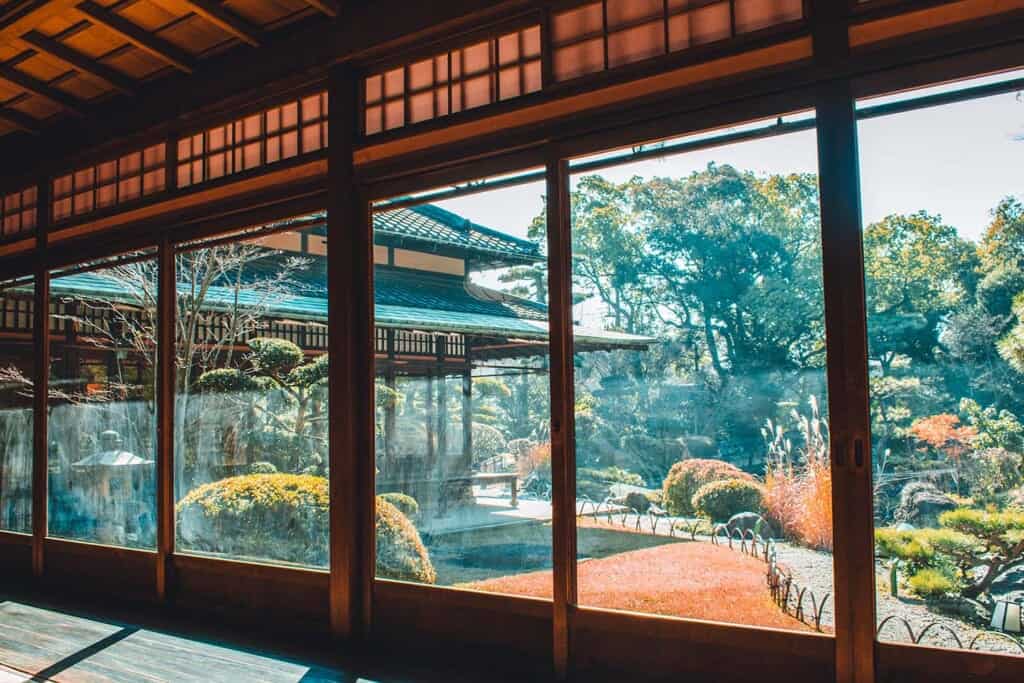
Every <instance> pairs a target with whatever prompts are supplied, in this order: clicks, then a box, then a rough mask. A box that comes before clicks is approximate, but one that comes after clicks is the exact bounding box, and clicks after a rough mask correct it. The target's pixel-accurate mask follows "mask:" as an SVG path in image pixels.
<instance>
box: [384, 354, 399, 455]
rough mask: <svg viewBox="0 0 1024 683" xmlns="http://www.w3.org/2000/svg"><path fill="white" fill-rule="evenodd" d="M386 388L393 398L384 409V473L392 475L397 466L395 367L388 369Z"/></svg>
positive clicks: (385, 376) (385, 374)
mask: <svg viewBox="0 0 1024 683" xmlns="http://www.w3.org/2000/svg"><path fill="white" fill-rule="evenodd" d="M389 363H390V361H389ZM384 386H386V387H387V388H388V391H390V392H391V397H389V399H388V403H387V405H386V406H385V407H384V471H385V472H388V473H389V474H390V472H391V468H392V467H394V466H395V445H396V444H395V427H396V420H397V417H398V416H397V415H396V413H395V404H394V401H393V400H392V397H393V396H394V394H395V392H396V391H397V386H398V383H397V378H396V377H395V369H394V368H393V367H388V370H387V372H386V373H384Z"/></svg>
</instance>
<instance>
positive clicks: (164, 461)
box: [156, 238, 178, 600]
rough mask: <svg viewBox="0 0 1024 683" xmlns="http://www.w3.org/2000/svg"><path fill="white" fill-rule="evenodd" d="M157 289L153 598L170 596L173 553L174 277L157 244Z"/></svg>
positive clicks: (170, 258) (166, 249) (166, 244)
mask: <svg viewBox="0 0 1024 683" xmlns="http://www.w3.org/2000/svg"><path fill="white" fill-rule="evenodd" d="M158 258H159V264H160V266H159V271H158V278H159V287H158V289H157V367H156V371H157V376H156V387H157V456H156V461H157V466H156V552H157V563H156V595H157V599H158V600H167V599H168V598H169V597H170V593H171V591H170V583H171V582H170V580H169V576H170V572H171V557H172V556H173V554H174V400H175V387H176V386H177V382H176V379H177V377H176V367H175V358H176V355H175V347H174V344H175V335H174V330H175V314H176V312H177V296H178V292H177V286H178V285H177V276H176V274H175V262H174V246H173V245H172V244H171V243H170V241H169V240H168V239H166V238H164V240H163V241H162V242H161V243H160V251H159V255H158Z"/></svg>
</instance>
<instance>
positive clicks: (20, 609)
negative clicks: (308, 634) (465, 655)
mask: <svg viewBox="0 0 1024 683" xmlns="http://www.w3.org/2000/svg"><path fill="white" fill-rule="evenodd" d="M360 680H369V679H360V678H358V677H355V676H350V675H347V674H345V673H344V672H341V671H338V670H334V669H331V668H326V667H321V666H316V665H310V664H306V663H302V662H299V661H292V660H288V659H282V658H278V657H273V656H268V655H263V654H257V653H253V652H250V651H246V650H243V649H239V648H233V647H227V646H223V645H215V644H211V643H207V642H203V641H200V640H194V639H190V638H184V637H179V636H174V635H170V634H167V633H162V632H160V631H154V630H148V629H143V628H139V627H137V626H132V625H128V624H120V623H113V622H108V621H104V620H99V619H90V618H86V617H82V616H76V615H74V614H69V613H65V612H61V611H58V610H55V609H47V608H43V607H37V606H35V605H32V604H26V603H23V602H17V601H14V600H6V601H3V602H0V683H14V682H15V681H62V682H64V681H68V682H72V681H73V682H75V683H79V682H82V683H86V682H87V683H94V682H97V683H98V682H99V681H104V682H106V681H117V682H118V683H120V682H121V681H132V682H133V683H134V682H136V681H207V682H213V681H267V682H268V683H270V682H273V683H278V682H280V683H294V682H297V681H302V682H303V683H314V682H316V683H320V682H321V681H324V682H326V681H346V682H353V683H354V682H355V681H360Z"/></svg>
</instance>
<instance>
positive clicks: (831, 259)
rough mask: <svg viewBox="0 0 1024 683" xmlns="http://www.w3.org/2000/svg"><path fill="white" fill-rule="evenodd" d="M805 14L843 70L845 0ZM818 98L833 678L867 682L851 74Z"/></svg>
mask: <svg viewBox="0 0 1024 683" xmlns="http://www.w3.org/2000/svg"><path fill="white" fill-rule="evenodd" d="M810 10H811V19H812V22H813V35H812V38H813V41H814V59H815V62H817V64H818V65H820V66H821V67H822V68H825V69H835V68H841V67H842V65H843V64H844V63H845V62H846V60H847V59H848V58H849V54H850V48H849V34H848V29H847V27H846V23H847V17H846V13H847V11H848V8H847V6H846V4H845V3H838V2H834V1H833V0H814V1H813V2H812V3H811V7H810ZM816 99H817V102H816V104H817V122H818V129H817V130H818V182H819V187H820V193H821V241H822V273H823V287H824V293H825V333H826V337H827V339H828V399H829V406H828V417H829V433H830V449H831V453H830V456H831V461H832V519H833V522H832V525H833V537H834V539H835V541H834V549H833V554H832V561H833V564H834V570H833V571H834V575H833V576H834V581H835V586H834V588H833V600H834V605H835V634H836V681H837V682H838V683H873V681H874V680H875V580H874V579H875V563H874V550H875V549H874V532H873V515H874V510H873V509H872V507H873V504H874V498H873V496H872V491H871V417H870V406H869V396H868V361H867V356H868V347H867V321H866V311H865V298H864V254H863V250H862V244H861V205H860V199H861V197H860V165H859V162H858V155H857V151H858V150H857V118H856V115H855V111H854V100H853V97H852V94H851V90H850V83H849V81H848V80H837V81H832V82H829V83H826V84H823V85H821V86H819V88H818V93H817V98H816Z"/></svg>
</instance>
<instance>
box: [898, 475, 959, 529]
mask: <svg viewBox="0 0 1024 683" xmlns="http://www.w3.org/2000/svg"><path fill="white" fill-rule="evenodd" d="M956 507H957V504H956V501H954V500H953V499H952V498H950V497H949V496H947V495H946V494H944V493H942V491H940V490H939V489H938V487H937V486H935V485H934V484H929V483H927V482H916V481H915V482H911V483H909V484H907V485H906V486H904V487H903V491H901V492H900V504H899V507H897V508H896V512H895V514H894V515H893V516H894V517H895V519H896V521H897V522H906V523H909V524H913V525H914V526H916V527H919V528H920V527H934V526H938V523H939V515H941V514H942V513H943V512H947V511H949V510H955V509H956Z"/></svg>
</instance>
